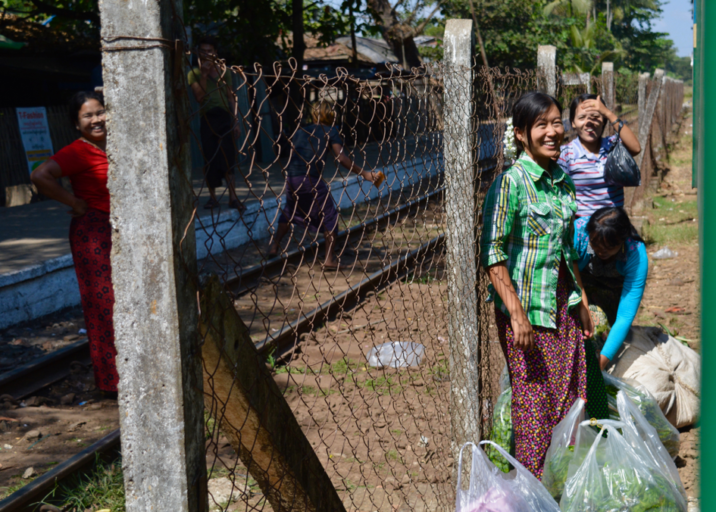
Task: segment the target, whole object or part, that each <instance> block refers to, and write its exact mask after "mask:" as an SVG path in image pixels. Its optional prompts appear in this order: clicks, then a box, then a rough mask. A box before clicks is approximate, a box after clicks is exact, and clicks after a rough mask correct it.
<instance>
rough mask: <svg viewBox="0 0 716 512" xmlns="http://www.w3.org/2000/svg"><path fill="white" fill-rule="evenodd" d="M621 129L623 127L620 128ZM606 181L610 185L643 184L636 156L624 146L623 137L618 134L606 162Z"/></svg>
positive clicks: (628, 185)
mask: <svg viewBox="0 0 716 512" xmlns="http://www.w3.org/2000/svg"><path fill="white" fill-rule="evenodd" d="M620 131H621V129H620ZM604 181H606V182H607V183H608V184H609V185H620V186H622V187H638V186H639V185H641V171H640V170H639V166H638V165H636V161H635V160H634V157H633V156H631V153H629V150H628V149H627V148H626V147H625V146H624V143H623V142H622V139H621V137H620V136H619V135H617V139H616V141H614V145H613V146H612V149H611V150H610V151H609V155H608V156H607V161H606V163H605V164H604Z"/></svg>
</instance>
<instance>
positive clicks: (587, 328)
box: [578, 300, 594, 338]
mask: <svg viewBox="0 0 716 512" xmlns="http://www.w3.org/2000/svg"><path fill="white" fill-rule="evenodd" d="M578 307H579V311H578V313H579V320H580V321H581V322H582V332H583V333H584V337H585V338H591V336H592V333H593V332H594V321H593V320H592V314H591V312H590V311H589V306H587V302H586V301H585V300H582V302H580V303H579V306H578Z"/></svg>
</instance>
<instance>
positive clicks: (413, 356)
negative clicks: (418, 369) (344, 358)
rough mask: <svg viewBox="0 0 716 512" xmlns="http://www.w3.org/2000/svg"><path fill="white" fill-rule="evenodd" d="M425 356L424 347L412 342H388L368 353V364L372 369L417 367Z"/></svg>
mask: <svg viewBox="0 0 716 512" xmlns="http://www.w3.org/2000/svg"><path fill="white" fill-rule="evenodd" d="M423 355H425V347H424V346H423V345H421V344H420V343H414V342H412V341H389V342H388V343H383V344H382V345H378V346H377V347H373V348H372V349H370V352H368V364H369V365H370V366H373V367H374V368H381V367H383V366H389V367H391V368H405V367H408V366H418V365H419V364H420V361H422V359H423Z"/></svg>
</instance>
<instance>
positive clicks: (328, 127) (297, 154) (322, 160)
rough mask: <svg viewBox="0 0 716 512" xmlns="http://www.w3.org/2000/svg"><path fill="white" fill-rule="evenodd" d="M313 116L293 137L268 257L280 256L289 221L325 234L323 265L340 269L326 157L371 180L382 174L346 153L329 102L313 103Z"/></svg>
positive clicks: (335, 214) (336, 216)
mask: <svg viewBox="0 0 716 512" xmlns="http://www.w3.org/2000/svg"><path fill="white" fill-rule="evenodd" d="M311 117H312V119H313V123H312V124H309V125H307V126H301V127H299V128H298V129H297V130H296V133H295V134H294V135H293V137H292V139H291V154H290V156H289V162H288V164H287V166H286V185H285V188H286V195H285V199H284V205H283V210H282V212H281V217H280V218H279V224H278V230H277V231H276V235H275V237H274V240H273V243H272V244H271V246H270V248H269V256H270V257H274V256H276V255H278V252H279V249H280V245H281V240H282V239H283V237H284V236H285V235H286V233H288V230H289V224H292V223H293V224H298V225H301V226H306V227H307V228H308V229H310V230H311V231H320V232H322V233H323V234H324V236H325V238H326V259H325V262H324V265H323V268H324V270H337V269H338V264H339V261H338V259H337V258H336V256H335V254H334V250H333V249H334V246H335V243H336V228H337V227H338V211H337V210H336V204H335V202H334V201H333V197H332V196H331V189H330V186H329V185H328V184H327V183H326V182H325V181H324V180H323V178H322V173H323V168H324V167H325V164H326V159H327V158H328V157H329V155H330V154H331V153H332V154H333V155H334V156H335V157H336V160H338V163H340V164H341V165H342V166H343V167H345V168H346V169H348V170H349V171H350V172H354V173H356V174H357V175H358V176H361V177H362V178H363V179H365V180H368V181H370V182H371V183H375V182H376V180H377V179H379V173H376V172H370V171H366V170H364V169H362V168H361V167H360V166H359V165H357V164H356V163H355V162H353V161H352V160H351V159H350V158H348V156H347V155H346V154H345V151H344V150H343V140H342V139H341V136H340V134H339V133H338V128H337V127H336V126H334V121H335V113H334V112H333V105H332V104H331V103H330V102H328V101H326V100H321V101H318V102H316V103H314V104H313V105H312V106H311Z"/></svg>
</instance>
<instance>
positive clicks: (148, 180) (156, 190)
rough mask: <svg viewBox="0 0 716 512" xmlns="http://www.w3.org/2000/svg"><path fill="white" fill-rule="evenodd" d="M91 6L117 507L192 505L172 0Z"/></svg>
mask: <svg viewBox="0 0 716 512" xmlns="http://www.w3.org/2000/svg"><path fill="white" fill-rule="evenodd" d="M100 7H101V21H102V40H103V44H104V48H103V68H104V92H105V95H106V101H107V112H108V131H109V138H108V142H107V155H108V159H109V190H110V193H111V196H112V197H111V209H112V211H111V219H112V226H113V229H114V233H113V238H112V243H113V250H112V277H113V283H114V290H115V296H116V303H115V306H114V325H115V332H116V345H117V351H118V354H119V355H118V358H117V368H118V370H119V378H120V382H119V413H120V415H119V416H120V427H121V431H122V457H123V458H122V461H123V466H124V485H125V493H126V503H127V510H128V511H130V512H134V511H136V512H138V511H148V510H152V511H155V512H161V511H166V512H170V511H171V512H179V511H191V512H194V511H202V510H206V509H207V506H208V502H207V491H206V458H205V453H204V442H205V440H204V430H203V405H204V402H203V390H202V373H201V357H200V354H201V352H200V348H199V343H198V341H199V337H198V335H197V333H198V330H197V327H198V322H197V320H198V318H197V316H198V315H197V313H198V308H197V296H196V283H194V282H193V281H192V279H191V276H192V275H194V276H196V275H197V269H196V242H195V236H194V223H193V221H192V212H193V209H194V206H193V202H192V188H191V168H190V165H189V164H190V157H189V144H188V132H185V131H182V130H183V129H184V130H185V129H186V128H187V127H186V126H185V125H183V124H182V123H181V120H182V119H188V115H187V113H188V109H187V103H186V102H187V100H186V97H185V94H186V93H185V91H186V88H185V86H183V85H181V84H182V83H183V82H182V80H181V77H182V76H184V75H185V70H184V66H183V65H182V63H183V60H182V58H183V45H182V44H181V43H179V44H177V45H176V46H175V41H176V40H177V39H178V38H179V37H180V33H181V28H180V25H179V23H180V21H181V12H182V7H181V1H180V0H155V1H153V2H136V1H130V2H129V3H128V2H127V1H126V0H103V2H101V5H100ZM173 73H176V75H173ZM173 77H174V79H173ZM172 83H178V84H180V85H179V87H178V88H176V89H175V88H173V87H172ZM180 132H181V133H183V134H184V135H185V137H180ZM182 138H183V139H184V140H180V139H182Z"/></svg>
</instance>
